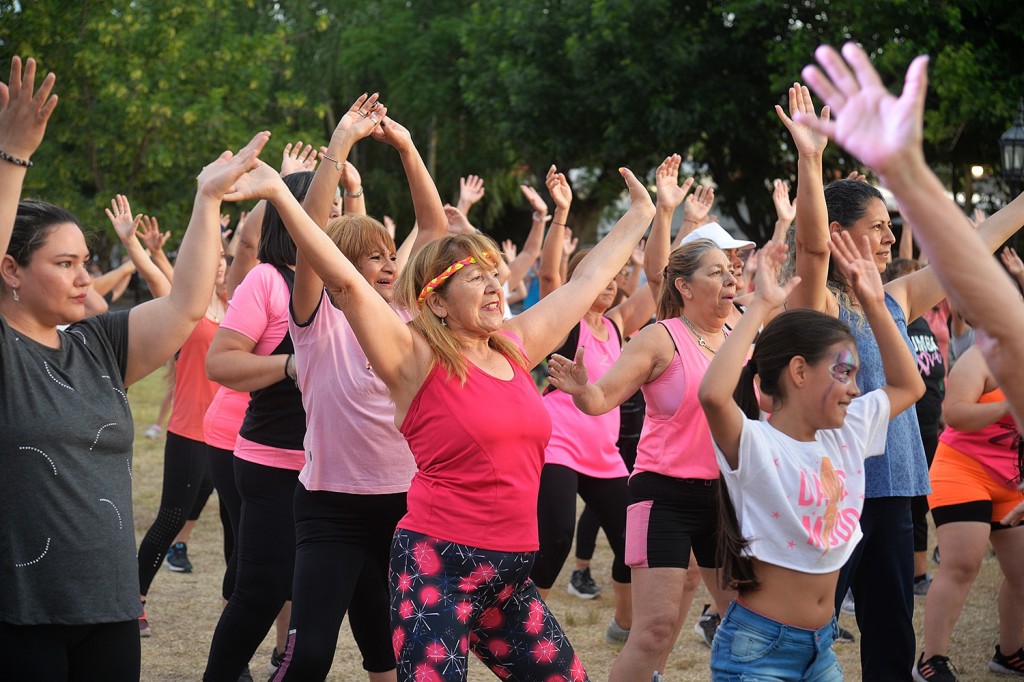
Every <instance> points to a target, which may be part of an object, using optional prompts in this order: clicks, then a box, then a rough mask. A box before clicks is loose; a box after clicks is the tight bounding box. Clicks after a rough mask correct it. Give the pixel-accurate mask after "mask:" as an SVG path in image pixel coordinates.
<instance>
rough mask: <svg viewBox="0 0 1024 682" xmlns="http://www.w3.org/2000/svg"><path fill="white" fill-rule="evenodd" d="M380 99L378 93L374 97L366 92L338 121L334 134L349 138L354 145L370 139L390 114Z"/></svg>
mask: <svg viewBox="0 0 1024 682" xmlns="http://www.w3.org/2000/svg"><path fill="white" fill-rule="evenodd" d="M378 97H380V94H379V93H376V92H375V93H373V94H372V95H367V94H366V93H365V92H364V93H363V94H362V95H360V96H359V97H358V98H357V99H356V101H355V102H353V103H352V106H350V107H349V108H348V111H346V112H345V115H344V116H342V117H341V120H340V121H338V127H337V128H335V129H334V134H335V135H338V134H341V135H344V136H346V137H349V138H350V141H351V143H352V144H355V143H356V142H358V141H359V140H362V139H363V138H365V137H369V136H370V133H372V132H373V131H374V129H375V128H376V127H377V126H378V125H379V124H380V122H381V121H383V120H384V116H385V115H386V114H387V113H388V109H387V107H385V106H384V104H383V103H382V102H379V101H378V99H377V98H378Z"/></svg>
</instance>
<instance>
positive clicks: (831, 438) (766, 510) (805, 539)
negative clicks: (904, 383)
mask: <svg viewBox="0 0 1024 682" xmlns="http://www.w3.org/2000/svg"><path fill="white" fill-rule="evenodd" d="M888 423H889V397H888V396H887V395H886V394H885V392H884V391H883V390H881V389H879V390H876V391H871V392H870V393H867V394H866V395H863V396H860V397H858V398H855V399H854V400H853V401H852V402H851V403H850V406H849V408H848V410H847V414H846V421H845V423H844V424H843V426H842V427H841V428H838V429H826V430H821V431H818V433H817V434H816V436H815V440H814V442H801V441H797V440H793V439H792V438H790V437H789V436H787V435H785V434H784V433H782V432H781V431H778V430H776V429H775V428H774V427H772V425H771V424H769V423H768V422H760V421H754V420H751V419H746V418H745V419H744V420H743V433H742V435H741V436H740V445H739V458H738V466H737V467H736V469H731V468H730V467H729V463H728V462H727V461H726V459H725V456H724V455H723V454H722V451H721V450H719V448H718V445H717V444H715V455H716V456H717V458H718V466H719V468H720V469H721V471H722V475H723V476H724V478H725V482H726V484H727V485H728V488H729V498H730V499H731V500H732V504H733V507H735V509H736V518H737V520H738V521H739V526H740V532H741V533H742V534H743V537H744V538H746V539H747V541H748V542H749V543H750V544H749V545H748V546H747V549H746V554H747V555H748V556H751V557H756V558H757V559H759V560H760V561H763V562H765V563H769V564H773V565H776V566H782V567H783V568H789V569H792V570H796V571H802V572H804V573H829V572H831V571H835V570H838V569H840V568H842V566H843V564H845V563H846V560H847V559H848V558H849V556H850V554H851V553H852V552H853V549H854V548H855V547H856V546H857V543H858V542H860V539H861V537H862V533H861V530H860V513H861V509H863V507H864V459H865V458H866V457H871V456H876V455H877V454H880V453H882V452H884V451H885V436H886V427H887V426H888Z"/></svg>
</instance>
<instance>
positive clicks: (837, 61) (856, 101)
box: [797, 43, 928, 176]
mask: <svg viewBox="0 0 1024 682" xmlns="http://www.w3.org/2000/svg"><path fill="white" fill-rule="evenodd" d="M814 56H815V58H816V59H817V60H818V63H819V64H820V65H821V69H824V72H822V70H821V69H819V68H818V67H817V66H814V65H810V66H806V67H804V70H803V76H804V80H806V81H807V83H809V84H810V86H811V87H812V88H814V91H815V92H816V93H817V94H818V96H819V97H821V99H822V100H824V101H825V103H826V104H828V105H829V107H831V109H832V111H833V113H835V115H836V120H834V121H826V120H818V119H816V118H814V117H813V116H811V115H808V114H805V113H800V114H797V119H798V120H799V121H800V122H801V123H803V124H805V125H807V126H808V127H810V128H811V129H813V130H815V131H816V132H818V133H820V134H825V135H828V136H829V137H831V138H832V139H834V140H836V141H837V142H839V144H841V145H843V147H845V148H846V150H847V151H849V152H850V153H851V154H853V155H854V156H856V157H857V158H859V159H860V160H861V161H863V162H864V163H866V164H867V165H868V166H870V167H871V168H873V169H874V170H875V172H877V173H878V174H879V175H882V176H886V175H889V174H892V173H896V172H898V171H899V170H901V169H905V168H907V167H908V165H909V164H913V166H914V167H917V166H918V165H920V164H923V163H924V151H923V150H922V147H921V141H922V139H923V126H924V123H923V121H924V97H925V91H926V90H927V89H928V57H926V56H921V57H917V58H916V59H915V60H914V61H913V62H911V64H910V67H909V68H908V69H907V75H906V79H905V81H904V84H903V92H902V93H901V94H900V97H899V98H898V99H897V98H896V97H894V96H893V95H891V94H890V93H889V91H888V90H886V88H885V86H884V85H882V80H881V79H880V78H879V76H878V72H877V71H876V70H875V67H874V66H872V64H871V60H870V59H869V58H868V55H867V53H865V52H864V50H863V49H861V48H860V47H859V46H858V45H855V44H854V43H847V44H846V45H844V46H843V54H842V56H840V54H839V53H838V52H836V51H835V50H834V49H833V48H831V47H829V46H827V45H822V46H821V47H819V48H818V49H817V50H815V52H814Z"/></svg>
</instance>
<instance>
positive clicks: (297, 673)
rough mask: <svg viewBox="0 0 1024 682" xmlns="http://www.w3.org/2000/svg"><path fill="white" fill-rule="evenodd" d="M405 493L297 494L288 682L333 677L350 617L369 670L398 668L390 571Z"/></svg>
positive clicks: (285, 666) (299, 490)
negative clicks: (343, 627) (341, 636)
mask: <svg viewBox="0 0 1024 682" xmlns="http://www.w3.org/2000/svg"><path fill="white" fill-rule="evenodd" d="M405 509H406V508H405V493H398V494H391V495H350V494H346V493H335V492H328V491H319V490H314V491H309V490H306V488H305V487H304V486H303V485H302V484H301V483H300V484H298V485H296V486H295V579H294V581H293V583H292V619H291V624H290V626H289V628H288V647H287V649H286V651H285V653H284V659H283V660H282V662H281V667H279V668H278V669H277V673H276V674H275V675H274V676H273V677H272V678H271V679H272V680H274V682H280V681H281V680H322V679H324V678H326V677H327V674H328V673H329V672H330V670H331V663H332V662H333V661H334V650H335V648H336V647H337V645H338V630H339V629H340V628H341V621H342V620H343V619H344V617H345V612H346V611H348V613H349V622H350V624H351V626H352V636H353V637H354V638H355V640H356V644H357V645H358V646H359V651H360V653H361V654H362V656H363V669H364V670H367V671H369V672H386V671H388V670H393V669H394V668H395V652H394V649H393V648H392V646H391V617H390V608H391V606H390V604H391V602H390V596H389V595H388V564H389V562H390V556H391V538H392V537H393V536H394V534H395V526H396V525H397V524H398V521H399V519H401V518H402V516H404V515H405Z"/></svg>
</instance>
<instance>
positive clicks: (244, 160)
mask: <svg viewBox="0 0 1024 682" xmlns="http://www.w3.org/2000/svg"><path fill="white" fill-rule="evenodd" d="M269 139H270V132H269V131H266V130H264V131H263V132H262V133H257V134H256V135H255V136H254V137H253V138H252V139H251V140H249V144H247V145H245V146H244V147H242V149H240V150H239V152H238V153H237V154H232V153H231V152H230V151H226V152H224V153H223V154H221V155H220V157H219V158H218V159H217V160H216V161H214V162H213V163H211V164H210V165H208V166H207V167H206V168H204V169H203V170H202V171H201V172H200V173H199V176H198V177H197V178H196V182H197V183H198V184H199V192H200V194H202V195H203V196H206V197H209V198H210V199H215V200H217V201H238V200H240V199H247V198H250V197H248V196H238V188H236V187H235V185H236V183H239V182H241V179H242V178H244V177H245V175H246V173H247V171H249V170H251V169H253V168H255V167H256V166H257V164H259V163H260V160H259V158H258V157H259V155H260V152H261V151H263V147H264V146H266V144H267V141H268V140H269ZM274 175H275V176H276V177H277V180H278V181H280V180H281V176H280V175H278V174H277V171H274ZM245 184H247V183H243V185H245ZM229 195H230V196H231V198H229ZM259 198H261V199H262V198H263V197H259Z"/></svg>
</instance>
